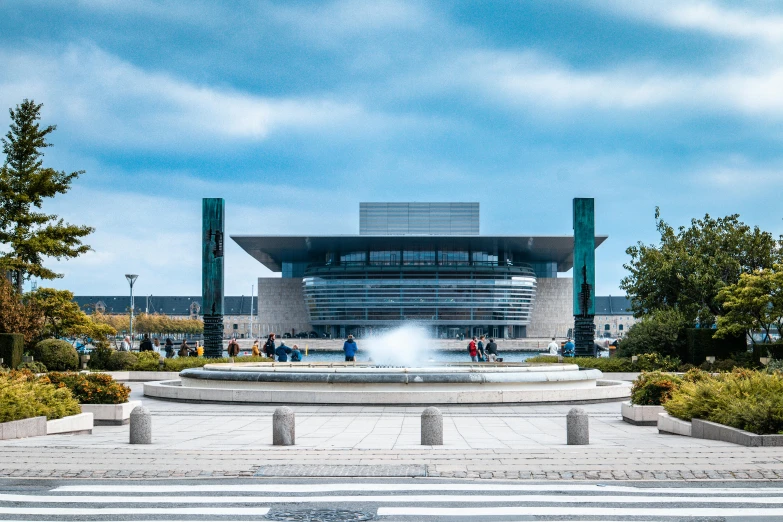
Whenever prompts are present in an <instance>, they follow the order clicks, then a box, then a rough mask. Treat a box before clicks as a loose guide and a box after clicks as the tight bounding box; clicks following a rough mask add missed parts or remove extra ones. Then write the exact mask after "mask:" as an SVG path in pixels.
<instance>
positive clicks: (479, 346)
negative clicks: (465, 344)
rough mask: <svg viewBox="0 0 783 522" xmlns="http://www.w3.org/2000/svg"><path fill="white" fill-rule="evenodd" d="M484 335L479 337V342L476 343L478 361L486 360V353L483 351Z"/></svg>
mask: <svg viewBox="0 0 783 522" xmlns="http://www.w3.org/2000/svg"><path fill="white" fill-rule="evenodd" d="M484 339H486V337H484V336H483V335H482V336H481V337H479V342H478V344H477V345H476V351H477V352H478V360H479V362H484V361H486V360H487V357H486V354H485V353H484Z"/></svg>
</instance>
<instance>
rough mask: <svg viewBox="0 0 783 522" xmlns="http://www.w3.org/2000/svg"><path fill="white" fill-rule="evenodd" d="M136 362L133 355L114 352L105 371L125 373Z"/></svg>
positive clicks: (137, 359)
mask: <svg viewBox="0 0 783 522" xmlns="http://www.w3.org/2000/svg"><path fill="white" fill-rule="evenodd" d="M138 361H139V358H138V357H137V356H136V354H135V353H131V352H121V351H118V350H114V351H112V353H111V355H110V356H109V360H108V362H107V363H106V369H107V370H109V371H113V372H121V371H126V370H130V369H131V368H133V367H134V366H135V365H136V363H137V362H138Z"/></svg>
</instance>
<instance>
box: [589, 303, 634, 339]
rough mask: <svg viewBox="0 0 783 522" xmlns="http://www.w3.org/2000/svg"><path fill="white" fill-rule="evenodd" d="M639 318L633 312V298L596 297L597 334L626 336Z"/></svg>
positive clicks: (616, 336) (599, 335)
mask: <svg viewBox="0 0 783 522" xmlns="http://www.w3.org/2000/svg"><path fill="white" fill-rule="evenodd" d="M637 321H638V319H636V318H635V317H634V316H633V312H631V300H630V299H628V298H627V297H617V296H611V295H610V296H596V297H595V336H596V338H598V337H611V338H612V339H616V338H618V337H625V334H627V333H628V330H629V329H630V328H631V326H633V325H634V324H636V322H637Z"/></svg>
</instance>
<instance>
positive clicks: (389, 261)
mask: <svg viewBox="0 0 783 522" xmlns="http://www.w3.org/2000/svg"><path fill="white" fill-rule="evenodd" d="M370 264H371V265H385V266H389V265H399V264H400V252H399V251H397V250H374V251H371V252H370Z"/></svg>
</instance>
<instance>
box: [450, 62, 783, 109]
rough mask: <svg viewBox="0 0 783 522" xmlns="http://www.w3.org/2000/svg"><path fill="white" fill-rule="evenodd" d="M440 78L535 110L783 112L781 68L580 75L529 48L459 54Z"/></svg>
mask: <svg viewBox="0 0 783 522" xmlns="http://www.w3.org/2000/svg"><path fill="white" fill-rule="evenodd" d="M439 74H440V75H441V78H443V77H448V78H450V80H451V81H453V82H454V83H456V84H459V85H462V86H463V87H468V88H479V89H480V90H481V91H483V92H484V93H485V94H487V95H489V96H491V97H492V98H494V99H496V100H500V101H502V102H504V103H508V104H512V105H520V106H523V107H525V108H533V109H536V108H537V109H540V110H547V109H556V110H572V109H601V110H608V111H613V110H619V111H624V110H644V109H655V108H667V107H668V108H682V109H685V110H687V111H694V110H696V111H699V110H701V111H707V112H713V113H727V112H728V113H731V112H734V113H743V114H749V115H754V116H757V117H762V118H774V119H777V118H779V117H780V116H781V115H783V98H782V97H781V96H780V95H779V93H780V92H781V91H783V67H776V68H772V69H760V70H748V71H740V70H725V71H720V72H716V73H714V74H698V73H692V72H682V71H673V70H666V69H661V68H659V67H653V66H650V65H648V64H628V65H624V66H622V67H614V68H609V69H603V70H593V71H583V70H577V69H574V68H571V67H569V66H567V65H565V64H562V63H560V62H558V61H556V60H554V59H552V58H548V57H545V56H543V55H540V54H538V53H535V52H531V51H528V52H519V53H516V52H503V51H481V52H471V53H467V54H465V55H463V56H462V57H461V58H459V59H458V60H456V66H455V67H453V68H449V69H448V70H446V71H444V70H441V71H440V72H439ZM441 81H443V80H441Z"/></svg>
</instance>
